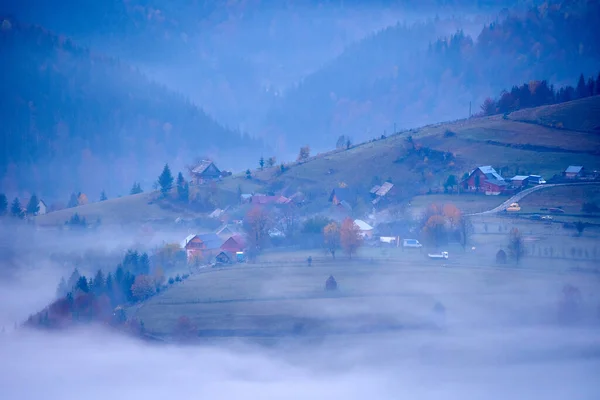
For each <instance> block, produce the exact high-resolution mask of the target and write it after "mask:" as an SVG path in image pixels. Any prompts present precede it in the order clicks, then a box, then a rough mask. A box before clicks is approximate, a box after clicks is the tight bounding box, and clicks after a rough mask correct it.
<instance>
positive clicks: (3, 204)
mask: <svg viewBox="0 0 600 400" xmlns="http://www.w3.org/2000/svg"><path fill="white" fill-rule="evenodd" d="M7 211H8V200H7V198H6V195H5V194H4V193H0V216H2V215H5V214H6V212H7Z"/></svg>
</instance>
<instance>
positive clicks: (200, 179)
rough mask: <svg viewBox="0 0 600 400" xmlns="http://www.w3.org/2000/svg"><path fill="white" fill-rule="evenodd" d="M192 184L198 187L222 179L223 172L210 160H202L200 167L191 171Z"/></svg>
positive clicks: (197, 166)
mask: <svg viewBox="0 0 600 400" xmlns="http://www.w3.org/2000/svg"><path fill="white" fill-rule="evenodd" d="M190 175H192V182H194V183H195V184H196V185H201V184H203V183H207V182H212V181H216V180H219V179H220V178H221V171H220V170H219V168H217V166H216V165H215V163H214V162H212V161H210V160H202V161H201V162H200V163H199V164H198V165H196V166H195V167H194V168H192V169H191V170H190Z"/></svg>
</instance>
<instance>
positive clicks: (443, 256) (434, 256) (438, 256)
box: [427, 251, 448, 260]
mask: <svg viewBox="0 0 600 400" xmlns="http://www.w3.org/2000/svg"><path fill="white" fill-rule="evenodd" d="M427 257H429V258H431V259H434V260H440V259H443V260H447V259H448V252H447V251H442V252H441V253H429V254H427Z"/></svg>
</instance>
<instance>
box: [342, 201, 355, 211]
mask: <svg viewBox="0 0 600 400" xmlns="http://www.w3.org/2000/svg"><path fill="white" fill-rule="evenodd" d="M340 205H341V206H342V207H344V208H345V209H346V210H348V211H352V206H351V205H350V203H348V202H347V201H346V200H342V201H340Z"/></svg>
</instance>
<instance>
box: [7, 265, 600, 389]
mask: <svg viewBox="0 0 600 400" xmlns="http://www.w3.org/2000/svg"><path fill="white" fill-rule="evenodd" d="M39 258H40V259H39V263H38V267H36V268H31V269H30V270H28V271H26V272H23V271H22V273H21V274H18V275H13V277H11V278H10V279H4V280H3V281H2V282H1V283H0V326H4V327H5V328H6V332H4V333H3V335H1V336H0V339H1V340H0V398H1V399H7V400H13V399H15V400H26V399H36V400H37V399H61V400H65V399H77V400H79V399H86V400H96V399H98V400H100V399H102V400H105V399H145V400H150V399H167V398H169V399H195V398H198V399H303V400H304V399H365V398H369V399H460V400H464V399H532V398H540V399H545V400H550V399H573V400H575V399H576V400H585V399H590V400H591V399H594V400H596V399H598V398H600V384H599V383H598V371H600V329H599V328H600V327H599V324H598V322H599V321H598V319H597V318H596V319H595V320H594V318H590V319H588V320H586V322H585V323H582V324H578V325H570V326H561V325H559V324H557V323H549V322H548V321H545V320H544V321H545V322H540V321H542V320H540V321H537V320H536V321H533V322H532V320H531V319H528V320H526V321H524V320H522V317H523V316H522V315H521V316H518V315H516V316H515V318H514V320H513V321H506V313H500V314H502V315H499V317H502V318H499V319H498V322H497V323H495V324H489V325H488V324H485V323H482V324H473V319H475V318H476V317H475V316H477V315H481V313H482V312H484V311H485V308H489V313H492V314H493V313H494V312H497V311H498V309H499V308H502V307H503V306H504V305H509V306H511V307H514V306H515V305H516V304H518V303H519V302H522V303H523V304H524V305H525V306H527V304H529V303H530V302H531V301H532V299H534V298H535V297H536V296H538V294H539V298H536V299H540V300H539V303H540V304H541V303H543V304H542V305H546V306H547V308H548V310H549V312H550V311H552V312H553V310H554V308H553V307H554V306H555V303H556V301H557V300H558V298H559V295H560V293H556V292H555V291H554V288H552V290H549V288H550V287H551V286H552V285H550V284H540V285H538V286H532V287H531V290H530V291H529V293H525V295H523V293H524V291H523V290H522V289H520V290H519V291H515V296H514V298H509V299H507V298H506V296H505V297H501V296H498V297H494V296H492V297H491V298H490V297H487V298H486V301H485V302H484V301H481V302H477V301H473V303H470V304H467V300H469V299H472V298H473V297H474V296H473V293H476V292H477V291H482V290H487V289H486V288H485V287H479V288H473V287H465V286H466V284H465V283H464V282H462V283H461V281H460V280H459V279H455V280H454V281H450V278H449V280H448V282H445V283H440V285H444V286H445V287H444V290H445V291H453V292H463V291H464V292H465V294H466V295H467V296H466V297H465V302H462V303H461V302H455V303H454V304H455V305H453V306H451V309H450V308H449V309H448V313H449V314H450V313H452V318H450V319H451V320H452V321H454V322H453V323H452V324H449V325H448V327H447V329H445V330H441V331H434V330H410V331H406V332H402V331H396V332H394V333H386V334H383V333H378V334H360V335H346V336H336V335H332V336H330V337H328V338H320V339H318V340H311V339H306V338H304V339H302V340H300V339H290V338H286V339H282V340H281V341H280V342H279V343H278V344H276V345H269V346H265V345H258V344H250V343H242V342H240V341H238V342H234V341H230V340H223V341H211V342H207V343H206V344H204V345H197V346H176V345H171V344H167V345H156V344H148V343H144V342H141V341H137V340H135V339H132V338H128V337H125V336H121V335H119V334H116V333H114V332H113V331H108V330H106V329H105V328H103V327H86V328H82V329H80V330H72V331H69V332H52V333H48V332H28V331H22V330H18V331H15V330H14V329H13V326H14V322H15V321H16V320H23V319H26V317H27V315H28V314H29V313H32V312H35V311H37V310H39V309H40V308H41V307H43V306H44V305H45V304H47V302H48V301H49V300H50V299H51V298H52V296H53V293H54V289H55V288H56V283H57V280H56V277H57V276H60V275H61V274H63V273H64V272H62V271H61V270H60V266H57V265H54V264H52V262H50V261H47V260H45V259H44V258H43V254H41V253H40V255H39ZM49 271H51V272H49ZM450 274H451V272H450V271H449V272H448V276H450ZM408 276H410V275H408ZM540 279H544V278H540ZM592 279H594V280H596V281H597V277H593V278H590V280H592ZM568 280H569V279H568V277H566V278H565V282H567V281H568ZM454 282H456V283H454ZM561 282H562V281H561ZM432 285H434V283H433V281H432V282H430V283H429V285H422V287H421V289H422V291H423V292H430V291H431V286H432ZM592 286H593V285H591V283H590V286H587V287H586V288H585V289H583V288H582V296H583V307H584V313H585V314H586V315H588V316H590V317H592V316H593V315H595V314H594V313H597V312H598V311H600V310H598V306H599V303H598V296H597V294H594V293H592V292H591V289H590V288H592ZM522 287H523V285H521V286H519V288H522ZM417 289H418V288H417V287H415V285H414V284H413V285H412V286H411V290H412V291H414V290H417ZM508 289H509V288H508ZM508 289H507V292H509V290H508ZM544 291H545V292H544ZM469 295H470V296H469ZM365 301H368V300H365ZM390 301H396V302H403V301H405V299H403V298H402V297H398V298H395V299H391V300H390ZM494 302H496V303H494ZM461 304H462V305H461ZM394 306H397V305H394V304H390V307H394ZM536 306H537V305H536ZM525 308H526V309H527V307H525ZM342 309H343V307H340V310H342ZM340 312H341V311H340ZM477 318H478V317H477ZM484 319H486V320H487V318H484ZM504 321H506V323H504Z"/></svg>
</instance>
